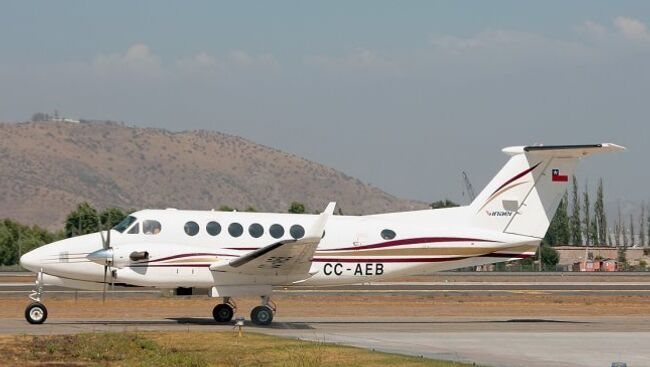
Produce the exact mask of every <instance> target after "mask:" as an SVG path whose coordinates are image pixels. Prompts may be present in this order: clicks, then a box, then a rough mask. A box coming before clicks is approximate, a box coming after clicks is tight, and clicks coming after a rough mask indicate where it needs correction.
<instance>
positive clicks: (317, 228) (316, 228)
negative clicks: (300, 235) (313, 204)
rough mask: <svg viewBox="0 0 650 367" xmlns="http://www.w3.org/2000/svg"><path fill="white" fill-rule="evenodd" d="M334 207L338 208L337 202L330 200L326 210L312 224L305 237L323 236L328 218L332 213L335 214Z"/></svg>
mask: <svg viewBox="0 0 650 367" xmlns="http://www.w3.org/2000/svg"><path fill="white" fill-rule="evenodd" d="M334 208H336V203H335V202H333V201H332V202H330V203H329V204H327V207H326V208H325V210H324V211H323V212H322V213H320V215H319V216H318V218H317V219H316V221H315V222H314V224H312V226H311V228H310V229H309V232H308V233H307V235H306V236H305V237H309V238H321V237H322V236H323V231H324V230H325V225H326V224H327V220H328V219H329V217H330V216H331V215H333V214H334Z"/></svg>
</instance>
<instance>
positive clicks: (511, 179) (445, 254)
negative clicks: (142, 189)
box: [20, 144, 624, 325]
mask: <svg viewBox="0 0 650 367" xmlns="http://www.w3.org/2000/svg"><path fill="white" fill-rule="evenodd" d="M620 150H624V148H623V147H621V146H618V145H615V144H594V145H572V146H525V147H524V146H520V147H509V148H505V149H503V151H504V152H505V153H506V154H508V155H509V156H510V159H509V160H508V162H507V163H506V165H505V166H504V167H503V168H502V169H501V171H499V173H498V174H497V175H496V176H495V177H494V178H493V179H492V181H490V183H489V184H488V185H487V186H486V187H485V189H484V190H483V191H482V192H481V193H480V194H479V195H478V196H477V197H476V199H475V200H474V201H473V202H472V203H471V204H470V205H468V206H464V207H457V208H446V209H436V210H432V209H430V210H419V211H410V212H400V213H388V214H377V215H366V216H343V215H340V216H334V215H333V213H334V207H335V203H330V204H329V205H328V206H327V208H326V209H325V210H324V211H323V212H322V213H321V214H319V215H312V214H280V213H243V212H221V211H189V210H176V209H165V210H142V211H138V212H135V213H133V214H131V215H130V216H129V217H128V218H126V219H125V220H124V221H123V222H121V223H119V224H118V225H116V226H115V227H113V228H112V229H110V230H108V231H106V233H105V234H104V231H102V232H98V233H93V234H88V235H84V236H79V237H74V238H68V239H65V240H61V241H57V242H54V243H51V244H49V245H45V246H42V247H40V248H37V249H35V250H33V251H31V252H29V253H27V254H25V255H23V256H22V258H21V259H20V263H21V265H22V266H23V267H24V268H26V269H29V270H31V271H33V272H36V273H38V275H37V280H36V289H35V291H34V292H33V293H32V294H31V295H30V298H31V299H32V300H33V303H31V304H30V305H29V306H28V307H27V309H26V310H25V318H26V319H27V321H28V322H30V323H32V324H40V323H43V322H44V321H45V319H46V318H47V309H46V307H45V306H44V305H43V303H41V297H42V295H43V287H44V286H62V287H68V288H76V289H89V290H103V292H104V293H103V294H104V296H105V293H106V288H107V284H109V283H110V284H116V285H120V286H136V287H155V288H161V289H176V290H177V294H187V293H188V291H189V292H191V291H192V289H195V290H196V289H204V290H206V289H207V290H208V294H209V295H210V296H211V297H221V298H222V300H223V301H222V302H221V303H220V304H218V305H216V306H215V307H214V310H213V317H214V319H215V320H216V321H217V322H229V321H231V319H232V317H233V315H234V313H235V311H236V306H235V303H234V302H233V301H232V298H233V297H242V296H260V297H261V305H259V306H257V307H255V308H254V309H253V310H252V312H251V320H252V321H253V322H254V323H255V324H258V325H268V324H270V323H271V321H272V320H273V316H274V314H275V310H276V307H275V304H274V303H273V302H272V301H271V300H270V296H271V294H272V292H273V287H277V286H285V287H286V286H291V285H298V284H299V285H313V286H328V285H340V284H354V283H361V282H369V281H375V280H380V279H388V278H392V277H401V276H406V275H414V274H421V273H430V272H434V271H442V270H450V269H455V268H462V267H469V266H477V265H483V264H489V263H496V262H502V261H510V260H517V259H522V258H526V257H530V256H533V255H534V254H535V252H536V250H537V247H538V246H539V244H540V242H541V240H542V238H543V237H544V235H545V233H546V231H547V229H548V226H549V223H550V221H551V219H552V217H553V215H554V213H555V211H556V208H557V206H558V204H559V202H560V200H561V198H562V196H563V194H564V192H565V190H566V186H567V183H568V181H569V177H571V175H572V174H573V172H574V169H575V167H576V164H577V162H578V159H579V158H581V157H583V156H587V155H590V154H594V153H600V152H613V151H620Z"/></svg>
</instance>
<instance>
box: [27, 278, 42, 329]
mask: <svg viewBox="0 0 650 367" xmlns="http://www.w3.org/2000/svg"><path fill="white" fill-rule="evenodd" d="M42 296H43V271H42V270H41V271H39V272H38V275H36V289H34V291H32V293H31V294H30V295H29V299H31V300H32V301H33V302H32V303H30V304H29V305H28V306H27V308H26V309H25V320H27V322H29V323H30V324H42V323H44V322H45V320H47V308H46V307H45V305H44V304H43V303H41V298H42Z"/></svg>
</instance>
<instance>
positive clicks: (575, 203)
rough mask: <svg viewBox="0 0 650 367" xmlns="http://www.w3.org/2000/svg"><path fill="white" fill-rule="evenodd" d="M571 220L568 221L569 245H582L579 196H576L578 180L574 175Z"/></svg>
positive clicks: (572, 180)
mask: <svg viewBox="0 0 650 367" xmlns="http://www.w3.org/2000/svg"><path fill="white" fill-rule="evenodd" d="M571 183H572V185H571V218H570V219H569V231H570V232H571V244H572V245H573V246H580V245H582V225H581V223H580V196H578V180H577V179H576V176H575V175H574V176H573V177H572V178H571Z"/></svg>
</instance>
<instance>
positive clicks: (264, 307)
mask: <svg viewBox="0 0 650 367" xmlns="http://www.w3.org/2000/svg"><path fill="white" fill-rule="evenodd" d="M275 310H277V306H276V305H275V303H274V302H273V301H271V299H270V298H269V296H262V304H261V305H260V306H257V307H255V308H253V310H252V311H251V321H252V322H253V324H255V325H263V326H264V325H270V324H271V321H273V315H275Z"/></svg>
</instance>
